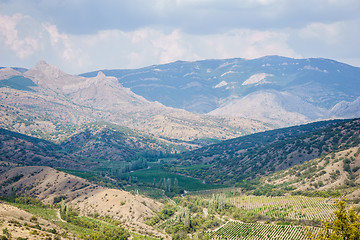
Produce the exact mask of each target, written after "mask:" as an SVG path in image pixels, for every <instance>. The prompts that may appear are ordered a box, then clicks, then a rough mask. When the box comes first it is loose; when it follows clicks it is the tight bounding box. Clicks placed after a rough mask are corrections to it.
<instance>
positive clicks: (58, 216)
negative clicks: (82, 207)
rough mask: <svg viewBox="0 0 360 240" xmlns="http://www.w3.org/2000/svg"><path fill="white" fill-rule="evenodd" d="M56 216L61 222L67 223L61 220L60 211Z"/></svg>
mask: <svg viewBox="0 0 360 240" xmlns="http://www.w3.org/2000/svg"><path fill="white" fill-rule="evenodd" d="M56 216H57V218H58V219H59V220H60V221H61V222H66V221H65V220H63V219H62V218H61V214H60V209H59V210H57V211H56Z"/></svg>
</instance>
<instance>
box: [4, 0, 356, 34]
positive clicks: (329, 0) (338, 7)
mask: <svg viewBox="0 0 360 240" xmlns="http://www.w3.org/2000/svg"><path fill="white" fill-rule="evenodd" d="M2 5H3V6H2V8H3V9H4V8H5V9H6V8H7V9H8V10H9V11H11V9H12V8H13V9H21V11H22V12H24V13H25V14H30V15H32V16H33V17H38V18H39V20H41V21H49V22H51V23H53V24H55V25H57V26H58V28H59V30H60V31H61V32H66V33H72V34H92V33H95V32H97V31H100V30H106V29H120V30H123V31H131V30H135V29H139V28H145V27H160V28H163V29H174V28H177V29H180V30H182V31H184V32H188V33H196V34H202V33H221V32H225V31H228V30H229V29H234V28H249V29H259V30H263V29H268V28H272V29H276V28H294V27H295V28H299V27H303V26H305V25H306V24H308V23H310V22H325V23H329V22H333V21H339V20H344V19H352V18H358V15H359V14H358V12H359V10H360V2H359V1H358V0H338V1H336V0H306V1H285V0H268V1H266V0H259V1H254V0H245V1H238V0H218V1H215V0H213V1H211V0H208V1H205V0H201V1H189V0H180V1H179V0H178V1H165V0H153V1H149V0H129V1H127V0H124V1H116V0H104V1H98V0H97V1H95V0H78V1H73V0H64V1H45V0H35V1H28V0H13V1H10V0H9V1H6V2H3V3H2ZM14 6H17V7H16V8H15V7H14ZM19 6H21V8H19ZM0 11H1V10H0Z"/></svg>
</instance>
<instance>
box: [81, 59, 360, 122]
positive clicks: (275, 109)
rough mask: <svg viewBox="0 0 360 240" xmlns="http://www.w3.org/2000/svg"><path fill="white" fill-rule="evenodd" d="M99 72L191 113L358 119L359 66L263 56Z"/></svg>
mask: <svg viewBox="0 0 360 240" xmlns="http://www.w3.org/2000/svg"><path fill="white" fill-rule="evenodd" d="M101 71H102V72H103V73H104V74H105V75H107V76H114V77H116V78H117V79H118V81H119V82H120V83H121V84H122V85H123V86H124V87H127V88H130V89H131V90H132V91H133V92H134V93H136V94H138V95H141V96H143V97H144V98H146V99H147V100H150V101H157V102H160V103H162V104H163V105H165V106H169V107H174V108H180V109H185V110H187V111H190V112H193V113H200V114H207V115H212V116H233V117H245V118H249V119H255V120H259V121H262V122H265V123H269V124H272V125H275V126H276V127H284V126H292V125H297V124H301V123H306V122H311V121H315V120H321V119H330V118H353V117H360V107H359V106H360V105H359V102H360V98H359V96H360V95H359V92H360V77H359V76H360V68H358V67H353V66H350V65H347V64H344V63H340V62H337V61H334V60H329V59H322V58H310V59H293V58H286V57H281V56H266V57H262V58H258V59H252V60H247V59H241V58H235V59H224V60H203V61H194V62H184V61H178V62H173V63H169V64H163V65H153V66H149V67H145V68H140V69H127V70H126V69H119V70H116V69H115V70H101ZM97 73H98V71H95V72H90V73H85V74H82V76H86V77H91V76H92V77H94V76H96V75H97Z"/></svg>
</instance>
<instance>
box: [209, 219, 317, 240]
mask: <svg viewBox="0 0 360 240" xmlns="http://www.w3.org/2000/svg"><path fill="white" fill-rule="evenodd" d="M312 230H313V229H312ZM206 235H207V236H208V237H210V239H215V240H223V239H227V240H238V239H239V240H240V239H251V240H265V239H266V240H270V239H276V240H303V239H304V240H305V239H308V238H307V236H306V228H305V227H302V226H291V225H274V224H257V223H242V222H238V221H229V222H227V223H226V224H225V225H224V226H222V227H221V228H219V229H218V230H216V231H213V232H208V233H207V234H206Z"/></svg>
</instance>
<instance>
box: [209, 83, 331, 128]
mask: <svg viewBox="0 0 360 240" xmlns="http://www.w3.org/2000/svg"><path fill="white" fill-rule="evenodd" d="M209 115H215V116H216V115H220V116H221V115H224V116H233V117H244V118H245V117H246V118H250V119H256V120H259V121H263V122H268V123H271V124H274V125H277V126H291V125H297V124H301V123H304V122H310V121H312V120H314V119H325V118H327V117H328V114H327V111H326V110H325V109H323V108H320V107H316V106H314V105H312V104H310V103H307V102H305V101H303V100H302V99H301V98H300V97H298V96H294V95H292V94H290V93H288V92H279V91H275V90H264V91H258V92H254V93H252V94H249V95H246V96H245V97H242V98H235V99H233V100H230V101H229V102H228V103H226V104H224V106H222V107H219V108H217V109H215V110H214V111H212V112H210V113H209Z"/></svg>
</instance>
